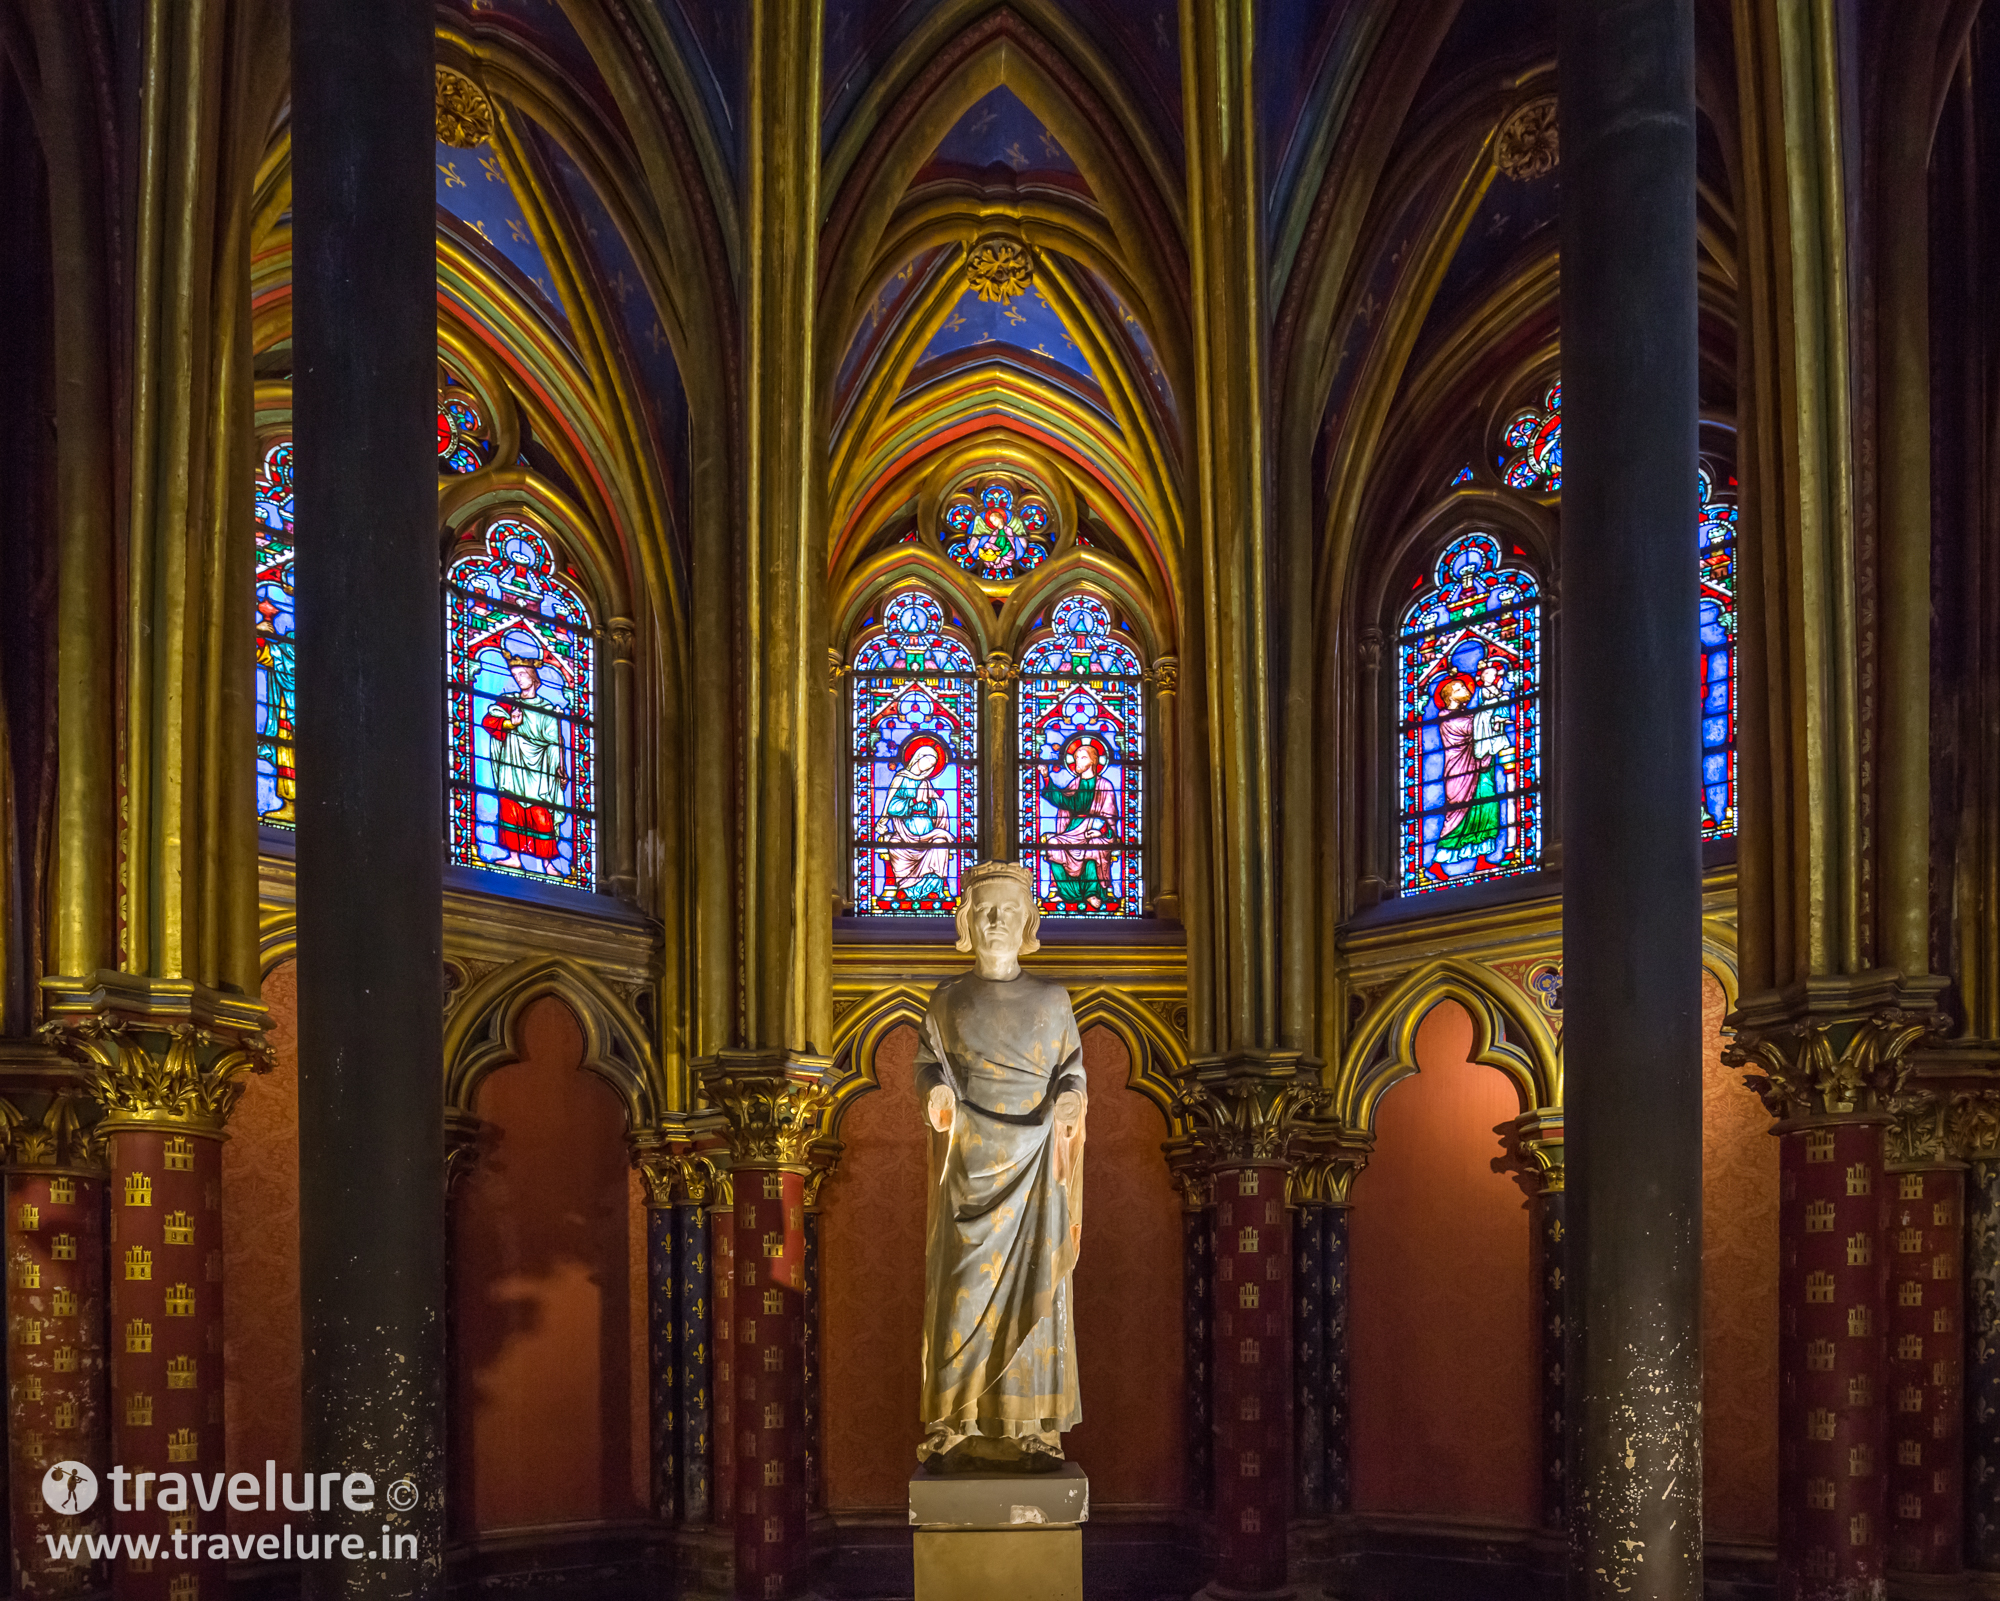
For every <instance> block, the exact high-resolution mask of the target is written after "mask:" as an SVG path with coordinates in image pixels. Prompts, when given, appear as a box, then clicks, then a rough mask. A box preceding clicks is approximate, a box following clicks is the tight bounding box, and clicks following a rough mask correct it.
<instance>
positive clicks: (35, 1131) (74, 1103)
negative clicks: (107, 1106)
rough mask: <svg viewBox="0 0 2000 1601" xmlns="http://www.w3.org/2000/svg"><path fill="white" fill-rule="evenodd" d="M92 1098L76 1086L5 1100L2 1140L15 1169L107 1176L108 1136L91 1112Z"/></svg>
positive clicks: (10, 1167) (9, 1167)
mask: <svg viewBox="0 0 2000 1601" xmlns="http://www.w3.org/2000/svg"><path fill="white" fill-rule="evenodd" d="M94 1110H95V1107H94V1106H93V1104H92V1102H91V1100H90V1098H89V1097H88V1096H85V1095H83V1094H80V1093H78V1092H77V1091H75V1090H73V1089H59V1090H56V1091H54V1092H53V1093H51V1094H48V1095H46V1096H38V1095H36V1094H34V1093H32V1092H29V1093H26V1094H22V1093H15V1094H12V1095H9V1096H7V1097H6V1098H5V1099H4V1100H0V1139H4V1140H5V1152H6V1154H5V1165H6V1168H7V1170H8V1171H9V1172H13V1173H72V1174H78V1175H81V1176H83V1177H87V1178H102V1177H103V1176H104V1174H105V1171H106V1167H105V1151H104V1137H103V1136H102V1135H101V1134H99V1133H98V1131H97V1127H96V1124H95V1123H94V1122H92V1121H90V1120H89V1118H88V1114H89V1113H90V1112H92V1111H94Z"/></svg>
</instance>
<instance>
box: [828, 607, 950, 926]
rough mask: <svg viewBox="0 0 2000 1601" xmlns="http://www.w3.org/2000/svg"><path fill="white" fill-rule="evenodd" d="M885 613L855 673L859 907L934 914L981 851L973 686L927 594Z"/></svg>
mask: <svg viewBox="0 0 2000 1601" xmlns="http://www.w3.org/2000/svg"><path fill="white" fill-rule="evenodd" d="M880 615H881V621H880V623H879V624H878V625H876V626H875V628H874V629H873V631H872V632H870V633H868V634H867V635H865V636H864V637H863V639H862V642H861V645H860V647H859V649H858V650H856V652H855V655H854V661H853V664H852V666H851V669H850V672H851V675H852V679H853V689H854V695H853V723H852V736H853V745H852V750H853V758H854V763H853V782H854V794H853V808H854V836H853V857H854V909H855V910H856V911H857V912H861V913H873V914H883V913H886V914H889V915H892V916H904V917H916V916H927V915H928V916H935V915H938V914H940V913H945V912H950V911H953V910H955V909H956V908H957V906H958V889H959V884H960V882H961V881H962V876H963V873H964V870H965V868H966V867H967V866H968V865H969V864H970V863H971V862H972V860H973V858H974V856H975V853H976V851H977V848H978V844H979V680H978V677H977V675H976V666H975V663H974V662H973V659H972V652H971V651H970V650H969V649H968V648H967V647H966V646H965V644H964V643H963V642H962V641H961V640H960V639H958V638H957V637H956V636H955V635H953V634H951V633H950V632H948V631H947V630H946V627H945V614H944V607H943V606H941V605H940V604H939V603H938V601H937V600H936V599H935V598H934V597H933V596H931V595H930V594H928V593H926V592H925V591H923V590H921V589H905V590H901V591H898V592H897V593H896V594H894V595H892V596H891V597H890V598H889V600H888V602H887V603H886V604H885V605H884V606H883V607H882V610H881V614H880Z"/></svg>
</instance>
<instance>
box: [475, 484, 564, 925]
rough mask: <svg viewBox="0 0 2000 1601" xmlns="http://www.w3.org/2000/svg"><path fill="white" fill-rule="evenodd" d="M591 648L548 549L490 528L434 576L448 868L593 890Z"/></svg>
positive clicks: (532, 532) (522, 526)
mask: <svg viewBox="0 0 2000 1601" xmlns="http://www.w3.org/2000/svg"><path fill="white" fill-rule="evenodd" d="M592 648H593V641H592V636H591V627H590V613H589V610H588V609H587V608H586V607H585V605H584V603H583V598H582V596H581V595H580V594H578V593H577V591H576V589H575V588H574V587H573V586H572V585H571V584H570V582H569V580H568V579H567V578H565V577H564V576H563V575H562V574H561V573H560V572H559V571H558V570H557V564H556V556H555V549H554V547H553V545H552V544H551V543H550V541H549V538H548V536H547V535H546V534H544V533H543V532H542V531H541V530H540V529H539V528H536V527H535V526H533V525H532V524H531V523H528V522H526V521H524V520H522V519H521V518H519V517H500V518H496V519H495V520H494V521H493V523H492V524H491V525H489V526H488V528H487V530H486V549H485V551H484V553H483V554H480V555H476V556H466V557H463V558H461V559H460V560H458V561H456V562H453V563H452V565H451V570H450V571H449V572H448V573H447V574H446V576H445V654H446V696H447V699H446V718H447V725H448V736H447V737H448V740H449V749H448V751H447V758H448V761H447V771H446V785H447V789H448V794H449V800H450V826H451V859H452V860H453V861H455V862H459V863H462V864H463V865H465V866H467V867H484V868H488V869H490V870H493V871H496V872H503V873H517V874H519V875H521V876H522V877H524V878H530V879H536V880H539V881H541V882H543V883H552V884H569V885H573V886H576V887H579V888H583V889H591V888H595V885H596V880H595V876H594V875H595V855H596V852H595V844H596V808H595V804H594V803H595V799H596V788H597V774H596V749H595V712H594V707H595V695H596V681H595V679H594V677H593V676H592V659H591V657H592Z"/></svg>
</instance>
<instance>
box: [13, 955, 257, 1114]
mask: <svg viewBox="0 0 2000 1601" xmlns="http://www.w3.org/2000/svg"><path fill="white" fill-rule="evenodd" d="M42 982H43V988H44V990H45V991H46V992H47V996H48V1008H49V1012H50V1014H51V1015H50V1018H49V1021H48V1022H46V1023H44V1024H43V1025H42V1037H43V1038H44V1039H45V1040H47V1041H48V1043H49V1044H50V1045H51V1046H52V1047H53V1048H54V1049H55V1050H57V1051H59V1052H60V1053H61V1054H63V1055H64V1056H67V1057H69V1058H70V1059H71V1060H72V1061H75V1062H77V1063H79V1064H81V1065H82V1067H83V1070H84V1072H83V1078H84V1082H85V1084H86V1085H87V1086H88V1087H89V1089H90V1092H91V1093H92V1094H93V1095H94V1096H96V1098H97V1099H98V1101H99V1102H101V1103H102V1104H103V1107H104V1118H103V1120H102V1121H101V1122H100V1123H99V1124H98V1125H97V1131H96V1132H97V1133H98V1134H100V1135H104V1134H112V1133H115V1132H117V1130H119V1129H120V1128H142V1127H150V1128H172V1129H175V1130H178V1131H180V1132H183V1133H188V1134H198V1135H203V1136H206V1137H208V1138H211V1139H219V1138H220V1137H221V1135H222V1130H223V1126H224V1125H225V1124H226V1123H227V1122H228V1121H229V1114H230V1113H231V1112H232V1111H234V1110H235V1109H236V1101H237V1098H238V1097H239V1096H240V1095H241V1094H242V1093H243V1082H242V1080H243V1075H245V1074H246V1073H266V1072H269V1071H270V1068H271V1062H272V1053H271V1046H270V1043H269V1041H268V1040H266V1039H265V1037H264V1027H265V1024H266V1023H267V1022H268V1021H269V1014H268V1013H267V1012H265V1010H264V1008H263V1007H262V1006H261V1005H259V1004H258V1003H257V1002H255V1001H252V1000H248V999H246V998H244V997H241V996H233V995H223V994H219V993H217V992H216V991H213V990H209V989H206V988H205V987H203V986H201V985H198V984H190V983H185V982H180V981H174V980H162V979H148V978H140V977H136V976H134V975H132V974H129V973H107V972H99V973H96V974H94V975H92V976H91V977H89V978H86V979H71V978H51V979H44V980H43V981H42Z"/></svg>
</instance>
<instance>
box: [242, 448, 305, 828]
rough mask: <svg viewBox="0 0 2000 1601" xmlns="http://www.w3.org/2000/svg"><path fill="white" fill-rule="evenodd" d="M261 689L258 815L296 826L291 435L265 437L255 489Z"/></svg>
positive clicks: (267, 822)
mask: <svg viewBox="0 0 2000 1601" xmlns="http://www.w3.org/2000/svg"><path fill="white" fill-rule="evenodd" d="M253 493H254V502H253V503H254V505H255V507H256V512H255V516H256V556H255V562H256V567H255V574H256V577H255V602H254V604H255V606H256V611H257V620H256V623H255V625H254V627H255V631H256V634H255V637H256V653H257V666H256V694H257V821H258V823H259V824H260V825H262V826H263V827H266V828H282V829H287V830H289V829H291V828H292V827H293V826H295V824H296V822H297V814H296V810H295V805H296V802H297V799H298V775H297V772H296V770H295V768H294V766H293V738H294V734H295V732H296V717H297V693H298V664H297V655H296V651H297V632H298V606H297V592H296V590H295V589H294V587H293V582H292V556H293V550H294V539H293V532H292V439H291V434H290V433H289V431H287V432H284V433H276V434H272V435H269V436H268V437H266V438H265V439H263V440H262V441H261V449H260V450H259V453H258V457H257V479H256V488H255V490H254V492H253Z"/></svg>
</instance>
